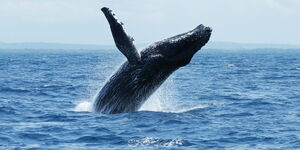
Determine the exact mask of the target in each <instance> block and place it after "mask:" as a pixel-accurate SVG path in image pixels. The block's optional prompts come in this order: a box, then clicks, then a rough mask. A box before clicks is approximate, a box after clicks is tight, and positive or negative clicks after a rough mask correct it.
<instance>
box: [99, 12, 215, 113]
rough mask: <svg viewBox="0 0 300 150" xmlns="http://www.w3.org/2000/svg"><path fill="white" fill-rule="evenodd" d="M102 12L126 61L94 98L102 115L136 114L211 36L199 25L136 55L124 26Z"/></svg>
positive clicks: (209, 31) (113, 16)
mask: <svg viewBox="0 0 300 150" xmlns="http://www.w3.org/2000/svg"><path fill="white" fill-rule="evenodd" d="M101 10H102V12H103V13H104V15H105V17H106V19H107V20H108V23H109V25H110V28H111V32H112V35H113V38H114V41H115V44H116V46H117V48H118V49H119V50H120V51H121V52H122V53H123V54H124V55H125V57H126V58H127V61H126V62H124V63H123V64H122V65H121V67H120V68H119V69H118V70H117V71H116V72H115V74H113V75H112V76H111V77H110V79H109V80H108V81H107V83H106V84H105V85H104V86H103V88H102V89H101V90H100V92H99V93H98V95H97V96H96V99H95V102H94V105H93V107H94V110H95V111H96V112H100V113H104V114H115V113H128V112H134V111H137V110H138V109H139V108H140V107H141V106H142V104H143V103H144V102H145V101H146V100H147V99H148V98H149V97H150V95H151V94H153V93H154V92H155V91H156V89H158V88H159V87H160V85H161V84H162V83H163V82H164V81H165V80H166V79H167V78H168V77H169V76H170V75H171V74H172V73H173V72H174V71H175V70H177V69H178V68H180V67H182V66H185V65H187V64H189V62H190V61H191V59H192V57H193V55H194V54H195V53H196V52H197V51H199V50H200V49H201V48H202V47H203V46H204V45H205V44H206V43H207V42H208V40H209V38H210V35H211V32H212V30H211V29H210V28H209V27H205V26H204V25H202V24H201V25H199V26H197V27H196V28H195V29H193V30H191V31H188V32H186V33H183V34H179V35H177V36H174V37H171V38H168V39H165V40H162V41H159V42H156V43H154V44H152V45H150V46H149V47H147V48H145V49H144V50H142V51H141V52H140V53H139V52H138V51H137V49H136V47H135V46H134V44H133V38H132V37H130V36H129V35H128V34H127V33H126V32H125V29H124V28H123V23H122V22H120V21H119V20H118V19H117V18H116V17H115V14H114V13H113V12H112V11H111V10H110V9H109V8H106V7H104V8H102V9H101Z"/></svg>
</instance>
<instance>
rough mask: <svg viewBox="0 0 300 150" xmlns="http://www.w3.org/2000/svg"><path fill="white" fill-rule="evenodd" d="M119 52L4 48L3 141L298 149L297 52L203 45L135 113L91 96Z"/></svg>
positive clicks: (47, 147)
mask: <svg viewBox="0 0 300 150" xmlns="http://www.w3.org/2000/svg"><path fill="white" fill-rule="evenodd" d="M123 61H125V58H124V56H122V55H121V53H119V52H118V51H116V50H108V49H107V50H30V49H27V50H0V149H1V150H11V149H15V150H58V149H59V150H83V149H89V150H93V149H94V150H98V149H122V150H123V149H172V150H173V149H229V150H237V149H238V150H240V149H251V150H253V149H272V150H276V149H285V150H287V149H300V50H278V49H277V50H276V49H257V50H208V49H206V50H201V51H200V52H198V53H197V54H196V55H195V56H194V58H193V60H192V61H191V63H190V64H189V65H187V66H185V67H182V68H180V69H179V70H177V71H176V72H175V73H174V74H172V76H171V77H170V78H169V79H168V80H167V81H166V82H165V83H164V84H163V85H162V87H161V88H160V89H158V91H157V92H156V93H155V94H154V95H153V96H151V98H150V99H149V100H148V101H147V102H146V103H145V104H144V105H143V107H142V108H141V110H139V111H137V112H134V113H123V114H112V115H107V114H99V113H95V112H93V111H92V108H91V107H92V102H93V99H94V96H95V95H96V94H97V92H98V91H99V90H100V89H101V86H103V84H104V83H105V81H106V80H107V79H108V78H109V77H110V75H112V74H113V73H114V71H116V69H118V67H119V66H120V64H122V62H123Z"/></svg>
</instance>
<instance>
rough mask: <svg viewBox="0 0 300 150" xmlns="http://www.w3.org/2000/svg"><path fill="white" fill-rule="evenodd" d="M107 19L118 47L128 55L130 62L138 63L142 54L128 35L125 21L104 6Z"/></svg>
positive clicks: (103, 9)
mask: <svg viewBox="0 0 300 150" xmlns="http://www.w3.org/2000/svg"><path fill="white" fill-rule="evenodd" d="M101 10H102V12H103V13H104V15H105V17H106V19H107V21H108V22H109V25H110V29H111V32H112V35H113V38H114V41H115V44H116V46H117V48H118V49H119V50H120V51H121V52H122V54H124V55H125V56H126V58H127V59H128V61H129V62H130V63H136V62H139V61H140V60H141V56H140V54H139V52H138V51H137V49H136V47H135V46H134V44H133V41H134V40H133V38H132V37H130V36H129V35H127V33H126V31H125V29H124V27H123V23H122V22H121V21H119V20H118V19H117V18H116V16H115V15H114V14H113V13H112V11H111V10H110V9H109V8H106V7H103V8H102V9H101Z"/></svg>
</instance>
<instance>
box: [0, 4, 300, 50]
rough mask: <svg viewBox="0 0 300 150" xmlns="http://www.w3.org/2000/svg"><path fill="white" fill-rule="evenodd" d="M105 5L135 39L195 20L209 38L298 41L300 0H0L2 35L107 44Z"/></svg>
mask: <svg viewBox="0 0 300 150" xmlns="http://www.w3.org/2000/svg"><path fill="white" fill-rule="evenodd" d="M104 6H106V7H109V8H111V9H112V10H113V11H114V12H115V14H116V15H117V16H118V18H119V19H120V20H121V21H122V22H123V23H124V25H125V28H126V30H127V33H128V34H130V35H131V36H133V37H134V39H135V42H136V43H139V44H148V43H152V42H155V41H159V40H161V39H164V38H168V37H170V36H173V35H176V34H179V33H182V32H186V31H188V30H191V29H193V28H195V27H196V26H197V25H199V24H204V25H206V26H210V27H211V28H212V29H213V33H212V37H211V40H212V41H228V42H239V43H266V44H298V45H299V44H300V0H0V41H1V42H55V43H73V44H101V45H111V44H113V39H112V36H111V33H110V29H109V26H108V23H107V21H106V19H105V17H104V15H103V14H102V12H101V11H100V9H101V7H104Z"/></svg>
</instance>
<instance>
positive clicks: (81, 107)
mask: <svg viewBox="0 0 300 150" xmlns="http://www.w3.org/2000/svg"><path fill="white" fill-rule="evenodd" d="M92 107H93V102H92V101H91V100H86V101H82V102H79V103H78V104H77V105H76V106H75V108H73V109H72V111H75V112H92V109H93V108H92Z"/></svg>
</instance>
